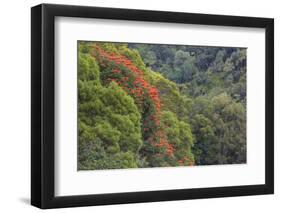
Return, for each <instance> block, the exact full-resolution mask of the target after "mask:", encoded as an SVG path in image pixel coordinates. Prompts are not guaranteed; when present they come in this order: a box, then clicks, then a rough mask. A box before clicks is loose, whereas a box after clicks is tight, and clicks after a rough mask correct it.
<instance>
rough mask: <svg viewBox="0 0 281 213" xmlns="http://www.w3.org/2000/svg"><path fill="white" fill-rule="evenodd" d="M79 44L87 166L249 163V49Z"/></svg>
mask: <svg viewBox="0 0 281 213" xmlns="http://www.w3.org/2000/svg"><path fill="white" fill-rule="evenodd" d="M78 45H79V47H78V50H79V51H78V94H79V96H78V102H79V105H78V128H79V141H78V144H79V150H78V157H79V159H78V162H79V165H78V169H79V170H93V169H116V168H145V167H168V166H191V165H210V164H233V163H245V162H246V132H245V131H246V130H245V129H246V128H245V127H246V89H245V88H246V62H245V61H246V53H245V50H243V49H239V48H232V49H231V50H229V49H223V48H216V49H215V48H213V49H212V48H209V49H212V51H213V52H212V53H209V55H208V54H207V53H208V51H209V49H208V48H206V49H204V48H203V47H202V48H194V47H193V49H192V47H191V46H172V47H171V46H167V45H166V46H163V45H141V44H129V45H128V44H121V43H102V42H79V43H78ZM188 48H189V49H188ZM214 49H215V50H214ZM210 55H211V56H212V57H213V58H211V57H210ZM214 55H215V56H214ZM208 57H209V58H208ZM198 58H200V60H199V59H198ZM206 61H207V62H208V63H207V62H206ZM203 62H204V63H203ZM237 73H239V76H238V74H237Z"/></svg>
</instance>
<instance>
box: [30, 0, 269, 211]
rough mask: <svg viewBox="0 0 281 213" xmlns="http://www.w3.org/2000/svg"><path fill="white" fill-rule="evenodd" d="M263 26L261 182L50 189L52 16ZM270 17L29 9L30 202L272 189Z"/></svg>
mask: <svg viewBox="0 0 281 213" xmlns="http://www.w3.org/2000/svg"><path fill="white" fill-rule="evenodd" d="M58 16H63V17H80V18H101V19H113V20H114V19H115V20H134V21H147V22H164V23H183V24H200V25H216V26H237V27H250V28H264V29H265V32H266V41H265V44H266V48H265V61H266V64H265V76H266V78H265V85H266V88H265V89H266V97H265V98H266V99H265V100H266V106H265V107H266V112H265V114H266V118H265V122H266V124H265V126H266V128H265V131H266V135H265V161H266V162H265V184H262V185H247V186H229V187H228V186H226V187H213V188H198V189H177V190H163V191H144V192H130V193H113V194H94V195H73V196H60V197H56V196H55V195H54V189H55V181H54V177H55V171H54V166H55V165H54V163H55V161H54V157H55V156H54V149H55V146H54V143H55V137H54V135H55V85H54V82H55V81H54V78H55V75H54V72H55V69H54V59H55V52H54V50H55V47H54V21H55V17H58ZM273 149H274V20H273V19H270V18H254V17H241V16H224V15H208V14H193V13H178V12H164V11H146V10H131V9H113V8H102V7H86V6H67V5H53V4H41V5H38V6H35V7H32V9H31V204H32V205H34V206H36V207H39V208H42V209H46V208H60V207H76V206H91V205H106V204H121V203H138V202H154V201H169V200H182V199H197V198H217V197H228V196H245V195H260V194H272V193H274V150H273Z"/></svg>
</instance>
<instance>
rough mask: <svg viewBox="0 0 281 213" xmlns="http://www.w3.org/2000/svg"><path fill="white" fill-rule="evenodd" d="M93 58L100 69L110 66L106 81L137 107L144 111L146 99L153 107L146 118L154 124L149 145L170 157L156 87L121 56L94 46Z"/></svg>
mask: <svg viewBox="0 0 281 213" xmlns="http://www.w3.org/2000/svg"><path fill="white" fill-rule="evenodd" d="M93 55H94V57H95V58H96V59H97V61H98V63H99V65H100V66H101V67H105V66H107V65H108V64H111V66H112V65H113V67H112V70H111V72H112V73H113V75H111V76H110V77H108V78H107V79H106V80H107V81H109V82H111V81H114V82H116V83H117V84H118V85H119V86H120V87H122V88H123V89H124V91H126V92H127V93H128V94H129V95H130V96H132V97H133V98H134V100H135V102H136V103H137V105H138V106H139V107H140V108H141V109H144V107H146V106H145V105H144V103H145V100H146V99H147V98H148V99H149V100H151V102H152V103H153V105H154V109H155V110H154V112H153V114H152V115H150V116H149V117H148V119H149V120H150V121H152V122H153V123H154V124H155V129H156V131H153V133H152V135H151V136H150V137H149V138H148V141H149V143H150V144H151V145H153V146H154V147H157V148H163V149H164V150H165V154H166V155H167V156H169V157H172V156H173V154H174V147H173V145H172V144H170V143H169V142H168V141H167V136H166V134H165V133H164V131H163V130H161V128H160V127H159V126H160V115H161V101H160V96H159V93H158V90H157V88H156V87H154V86H152V85H150V84H149V83H148V82H147V81H146V80H145V78H144V74H143V71H141V70H140V69H139V68H138V67H137V66H135V65H134V64H133V63H132V62H131V60H129V59H128V58H126V57H125V56H123V55H117V54H115V53H109V52H107V51H105V50H104V49H103V48H102V47H100V46H98V45H94V51H93ZM120 66H123V67H124V68H125V69H126V70H129V71H130V72H129V73H126V74H124V73H123V72H122V69H121V67H120ZM147 123H148V122H146V121H144V122H143V131H144V132H147V131H149V130H150V128H149V127H148V126H146V125H147Z"/></svg>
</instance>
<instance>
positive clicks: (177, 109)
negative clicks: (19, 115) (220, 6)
mask: <svg viewBox="0 0 281 213" xmlns="http://www.w3.org/2000/svg"><path fill="white" fill-rule="evenodd" d="M31 41H32V42H31V43H32V44H31V45H32V47H31V50H32V55H31V58H32V63H31V72H32V73H31V77H32V79H31V82H32V85H31V90H32V92H31V96H32V103H31V105H32V117H31V121H32V134H31V135H32V137H31V138H32V139H31V148H32V150H31V152H32V155H31V203H32V205H34V206H37V207H40V208H59V207H74V206H89V205H105V204H121V203H136V202H152V201H168V200H181V199H197V198H214V197H226V196H242V195H259V194H272V193H273V191H274V152H273V145H274V21H273V19H270V18H254V17H238V16H222V15H207V14H191V13H176V12H164V11H146V10H129V9H113V8H100V7H85V6H66V5H51V4H42V5H38V6H35V7H33V8H32V9H31Z"/></svg>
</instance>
